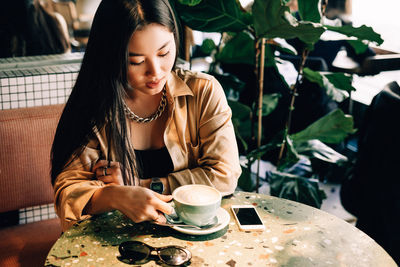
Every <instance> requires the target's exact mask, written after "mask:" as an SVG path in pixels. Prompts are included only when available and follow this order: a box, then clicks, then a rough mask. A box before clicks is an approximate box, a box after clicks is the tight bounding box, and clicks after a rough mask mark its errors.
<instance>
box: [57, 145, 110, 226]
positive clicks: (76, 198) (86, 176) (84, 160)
mask: <svg viewBox="0 0 400 267" xmlns="http://www.w3.org/2000/svg"><path fill="white" fill-rule="evenodd" d="M98 144H99V142H98V140H92V141H91V142H89V144H88V145H87V146H86V147H85V149H84V150H83V152H82V154H81V155H80V156H79V157H77V158H75V159H74V160H73V161H72V162H71V163H70V164H68V165H67V166H66V167H65V168H64V170H63V171H62V172H61V173H60V174H59V175H58V176H57V179H56V181H55V183H54V192H55V198H54V206H55V210H56V213H57V215H58V217H59V218H60V221H61V226H62V228H63V231H65V230H67V229H68V228H69V227H70V226H72V224H74V223H75V222H77V221H79V220H83V219H86V218H88V217H89V215H85V214H83V209H84V208H85V206H86V204H87V203H88V202H89V200H90V199H91V197H92V195H93V194H94V192H95V191H96V190H97V189H99V188H100V187H102V186H104V183H103V182H102V181H99V180H95V178H94V173H93V172H92V167H93V166H94V164H95V163H96V162H97V160H98V159H99V156H100V149H99V147H100V146H99V145H98Z"/></svg>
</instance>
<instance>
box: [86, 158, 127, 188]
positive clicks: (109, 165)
mask: <svg viewBox="0 0 400 267" xmlns="http://www.w3.org/2000/svg"><path fill="white" fill-rule="evenodd" d="M93 172H94V174H95V175H96V178H97V179H98V180H100V181H103V182H104V183H105V184H115V185H124V182H123V179H122V173H121V167H120V164H119V162H116V161H108V160H99V161H98V162H97V163H96V164H95V165H94V167H93Z"/></svg>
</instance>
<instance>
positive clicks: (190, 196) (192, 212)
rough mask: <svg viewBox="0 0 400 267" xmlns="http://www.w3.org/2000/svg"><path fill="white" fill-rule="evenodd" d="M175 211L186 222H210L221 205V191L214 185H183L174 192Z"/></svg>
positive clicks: (201, 223)
mask: <svg viewBox="0 0 400 267" xmlns="http://www.w3.org/2000/svg"><path fill="white" fill-rule="evenodd" d="M172 197H173V199H174V200H173V201H174V205H175V211H176V213H177V215H178V216H179V218H180V219H181V220H182V221H183V222H184V223H186V224H191V225H196V226H204V225H207V224H209V223H210V222H211V221H212V220H213V219H214V217H215V216H216V214H217V211H218V209H219V208H220V206H221V198H222V195H221V193H220V192H219V191H218V190H217V189H215V188H214V187H211V186H208V185H200V184H189V185H183V186H180V187H178V188H176V189H175V190H174V192H173V193H172Z"/></svg>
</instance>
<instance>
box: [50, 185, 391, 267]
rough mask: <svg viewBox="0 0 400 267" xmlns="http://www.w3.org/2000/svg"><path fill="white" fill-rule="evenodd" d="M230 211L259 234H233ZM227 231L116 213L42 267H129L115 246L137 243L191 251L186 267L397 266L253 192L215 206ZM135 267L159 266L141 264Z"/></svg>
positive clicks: (85, 224)
mask: <svg viewBox="0 0 400 267" xmlns="http://www.w3.org/2000/svg"><path fill="white" fill-rule="evenodd" d="M232 204H252V205H254V206H256V209H257V211H258V212H259V214H260V216H261V218H262V220H263V222H264V224H265V226H266V230H265V231H263V232H250V231H246V232H243V231H240V230H239V228H238V226H237V224H236V222H235V220H234V218H233V215H232V213H231V211H230V210H229V207H230V205H232ZM222 207H223V208H224V209H226V210H227V211H228V212H229V215H230V217H231V218H230V222H229V223H228V225H227V226H226V227H225V228H224V229H222V230H220V231H218V232H215V233H212V234H209V235H187V234H183V233H180V232H178V231H176V230H174V229H171V228H169V227H163V226H157V225H154V224H150V223H147V222H145V223H139V224H135V223H133V222H132V221H130V220H129V219H128V218H126V217H125V216H124V215H122V214H121V213H120V212H118V211H115V212H109V213H105V214H102V215H99V216H95V217H93V218H91V219H89V220H86V221H82V222H80V223H78V224H76V225H74V226H73V227H71V229H69V230H68V231H66V232H65V233H64V234H63V235H62V236H61V237H60V238H59V239H58V241H57V242H56V243H55V244H54V245H53V247H52V249H51V250H50V251H49V254H48V256H47V259H46V262H45V265H46V266H129V265H128V264H126V263H124V262H122V261H120V260H119V256H120V254H119V252H118V245H119V244H120V243H122V242H124V241H128V240H139V241H142V242H145V243H147V244H149V245H151V246H154V247H161V246H167V245H179V246H183V247H186V248H187V249H189V250H190V251H191V252H192V260H191V263H190V266H238V267H241V266H362V267H366V266H374V267H375V266H386V267H390V266H397V265H396V264H395V262H394V261H393V259H392V258H391V257H390V256H389V255H388V254H387V253H386V252H385V251H384V249H383V248H382V247H380V246H379V245H378V244H377V243H376V242H375V241H374V240H373V239H371V238H370V237H368V236H367V235H366V234H365V233H363V232H361V231H360V230H358V229H357V228H356V227H354V226H352V225H351V224H349V223H347V222H345V221H343V220H341V219H339V218H337V217H335V216H333V215H331V214H329V213H326V212H324V211H321V210H319V209H315V208H312V207H310V206H306V205H303V204H300V203H297V202H293V201H289V200H285V199H281V198H276V197H272V196H268V195H261V194H255V193H246V192H235V194H234V195H233V196H232V197H230V198H227V199H223V200H222ZM143 266H159V265H158V264H157V263H156V262H155V261H149V262H148V263H146V264H145V265H143Z"/></svg>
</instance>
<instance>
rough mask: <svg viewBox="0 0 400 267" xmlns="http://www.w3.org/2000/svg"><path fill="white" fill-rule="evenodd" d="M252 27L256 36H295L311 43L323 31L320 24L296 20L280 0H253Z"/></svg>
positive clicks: (287, 37) (286, 37)
mask: <svg viewBox="0 0 400 267" xmlns="http://www.w3.org/2000/svg"><path fill="white" fill-rule="evenodd" d="M252 10H253V16H254V28H255V30H256V35H257V36H258V37H266V38H276V37H280V38H284V39H289V38H295V37H298V38H299V39H300V40H302V41H303V42H305V43H308V44H313V43H315V42H317V41H318V40H319V37H320V36H321V34H322V33H323V32H324V31H325V29H324V28H323V27H322V25H321V24H316V23H312V22H301V21H297V20H296V18H295V17H293V16H292V15H291V14H290V11H289V7H287V6H284V5H282V3H281V1H280V0H255V1H254V4H253V7H252Z"/></svg>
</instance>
